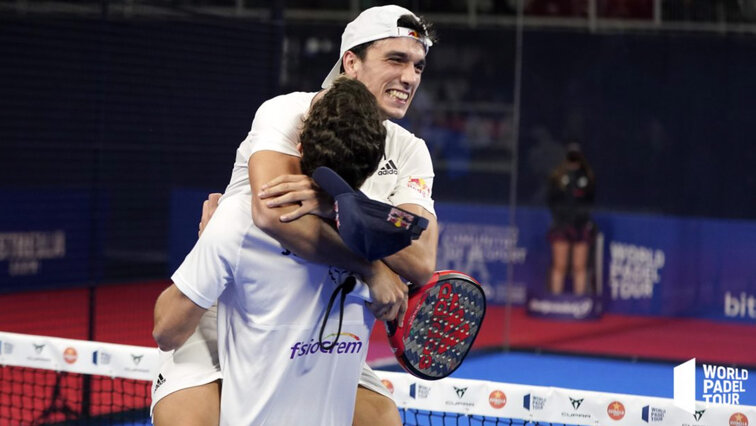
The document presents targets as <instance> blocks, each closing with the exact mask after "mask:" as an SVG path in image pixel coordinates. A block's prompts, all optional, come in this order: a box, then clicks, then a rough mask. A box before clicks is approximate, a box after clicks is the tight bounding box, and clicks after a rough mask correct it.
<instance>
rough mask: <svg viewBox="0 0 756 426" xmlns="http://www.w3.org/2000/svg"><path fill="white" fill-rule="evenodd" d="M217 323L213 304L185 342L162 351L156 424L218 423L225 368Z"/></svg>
mask: <svg viewBox="0 0 756 426" xmlns="http://www.w3.org/2000/svg"><path fill="white" fill-rule="evenodd" d="M217 323H218V319H217V311H216V307H215V306H213V307H211V308H210V309H208V311H207V312H205V314H204V315H203V316H202V318H201V319H200V323H199V325H198V326H197V329H196V330H195V332H194V333H193V334H192V335H191V336H190V337H189V339H187V341H186V342H185V343H184V344H183V345H181V346H180V347H179V348H177V349H176V350H174V351H170V352H161V353H160V365H159V367H158V374H157V376H156V377H155V379H154V381H153V384H152V404H153V405H152V407H151V408H152V410H151V413H152V419H153V423H154V424H155V425H156V426H168V425H191V426H195V425H196V426H210V425H213V426H216V425H218V422H219V420H220V392H221V372H220V364H219V362H218V333H217Z"/></svg>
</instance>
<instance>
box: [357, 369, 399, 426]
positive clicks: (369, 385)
mask: <svg viewBox="0 0 756 426" xmlns="http://www.w3.org/2000/svg"><path fill="white" fill-rule="evenodd" d="M352 424H353V425H354V426H371V425H381V426H384V425H386V426H401V424H402V419H401V417H399V410H398V409H397V408H396V404H395V403H394V400H393V399H392V398H391V392H389V390H388V389H386V386H384V385H383V383H382V382H381V379H379V378H378V376H377V375H376V374H375V372H374V371H373V369H372V368H370V367H369V366H368V365H367V364H362V373H361V374H360V382H359V386H358V387H357V397H356V398H355V402H354V418H353V420H352Z"/></svg>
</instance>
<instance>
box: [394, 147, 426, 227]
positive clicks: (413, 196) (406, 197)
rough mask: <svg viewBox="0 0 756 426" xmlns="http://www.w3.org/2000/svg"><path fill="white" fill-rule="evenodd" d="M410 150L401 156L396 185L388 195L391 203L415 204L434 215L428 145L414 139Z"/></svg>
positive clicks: (396, 204)
mask: <svg viewBox="0 0 756 426" xmlns="http://www.w3.org/2000/svg"><path fill="white" fill-rule="evenodd" d="M415 142H416V143H415V144H414V147H413V149H412V150H410V151H409V152H408V153H407V155H406V156H403V157H402V158H401V159H400V161H401V163H402V164H401V166H400V167H399V170H400V172H399V176H398V179H397V182H396V187H394V190H393V191H392V193H391V195H389V202H390V203H391V204H392V205H395V206H399V205H402V204H417V205H419V206H420V207H423V208H424V209H425V210H428V211H429V212H430V213H431V214H433V215H434V216H435V215H436V210H435V209H434V205H433V198H432V194H433V177H434V173H433V162H432V161H431V156H430V152H428V147H427V146H426V145H425V143H424V142H423V141H422V140H421V139H416V140H415Z"/></svg>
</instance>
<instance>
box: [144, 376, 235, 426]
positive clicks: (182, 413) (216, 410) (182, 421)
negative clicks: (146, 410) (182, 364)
mask: <svg viewBox="0 0 756 426" xmlns="http://www.w3.org/2000/svg"><path fill="white" fill-rule="evenodd" d="M220 392H221V381H220V380H216V381H214V382H210V383H206V384H204V385H199V386H194V387H191V388H186V389H181V390H179V391H176V392H173V393H170V394H168V395H166V396H165V397H163V398H161V399H160V401H158V402H157V404H155V407H154V408H153V411H152V422H153V424H154V425H155V426H170V425H186V426H217V425H218V422H219V420H220Z"/></svg>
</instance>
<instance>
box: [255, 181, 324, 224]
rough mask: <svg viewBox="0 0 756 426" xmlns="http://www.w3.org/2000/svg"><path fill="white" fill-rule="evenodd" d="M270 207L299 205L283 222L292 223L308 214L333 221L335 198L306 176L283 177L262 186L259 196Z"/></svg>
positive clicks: (282, 218) (283, 217)
mask: <svg viewBox="0 0 756 426" xmlns="http://www.w3.org/2000/svg"><path fill="white" fill-rule="evenodd" d="M258 196H259V197H260V199H262V200H265V205H266V206H268V207H279V206H284V205H290V204H299V205H300V207H299V208H298V209H296V210H294V211H293V212H290V213H288V214H285V215H283V216H281V218H280V220H281V222H291V221H294V220H297V219H298V218H300V217H302V216H304V215H306V214H314V215H316V216H320V217H322V218H325V219H333V218H334V217H335V214H334V212H333V198H331V196H330V195H328V194H327V193H326V192H325V191H323V190H321V189H320V187H318V185H317V184H316V183H315V182H314V181H313V180H312V179H311V178H310V177H309V176H306V175H281V176H278V177H276V178H275V179H273V180H272V181H270V182H268V183H266V184H265V185H263V186H262V190H261V191H260V193H259V194H258Z"/></svg>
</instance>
